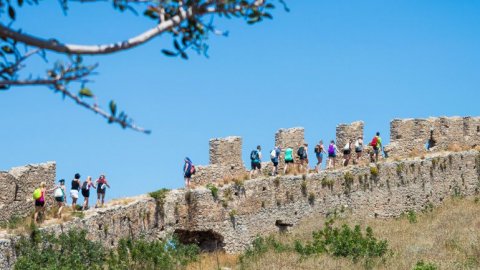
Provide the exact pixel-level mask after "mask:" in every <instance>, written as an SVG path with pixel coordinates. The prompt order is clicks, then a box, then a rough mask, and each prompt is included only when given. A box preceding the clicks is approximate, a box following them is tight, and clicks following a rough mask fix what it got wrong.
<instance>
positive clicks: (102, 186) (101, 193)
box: [95, 174, 110, 208]
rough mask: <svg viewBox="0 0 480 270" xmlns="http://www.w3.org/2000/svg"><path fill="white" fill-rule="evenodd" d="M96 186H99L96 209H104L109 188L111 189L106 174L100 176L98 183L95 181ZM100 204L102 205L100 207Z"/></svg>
mask: <svg viewBox="0 0 480 270" xmlns="http://www.w3.org/2000/svg"><path fill="white" fill-rule="evenodd" d="M95 184H96V185H97V203H96V204H95V208H98V207H103V205H104V204H105V193H106V191H107V187H108V188H110V185H109V184H108V181H107V179H106V178H105V175H104V174H102V175H100V177H99V178H98V179H97V181H95ZM99 203H101V205H100V206H99Z"/></svg>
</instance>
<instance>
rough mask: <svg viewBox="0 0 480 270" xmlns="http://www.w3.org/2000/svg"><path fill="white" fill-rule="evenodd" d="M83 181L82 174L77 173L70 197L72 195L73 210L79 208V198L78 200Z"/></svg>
mask: <svg viewBox="0 0 480 270" xmlns="http://www.w3.org/2000/svg"><path fill="white" fill-rule="evenodd" d="M80 186H81V182H80V174H79V173H76V174H75V176H74V178H73V180H72V185H71V188H70V197H72V210H73V211H76V210H77V200H78V191H79V190H80Z"/></svg>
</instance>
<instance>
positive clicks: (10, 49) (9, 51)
mask: <svg viewBox="0 0 480 270" xmlns="http://www.w3.org/2000/svg"><path fill="white" fill-rule="evenodd" d="M2 51H4V52H5V53H8V54H12V53H13V49H12V48H11V47H10V46H7V45H5V46H2Z"/></svg>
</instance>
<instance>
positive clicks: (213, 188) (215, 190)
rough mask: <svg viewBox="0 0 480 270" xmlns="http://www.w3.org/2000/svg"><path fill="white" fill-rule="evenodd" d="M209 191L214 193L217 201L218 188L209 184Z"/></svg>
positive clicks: (213, 195)
mask: <svg viewBox="0 0 480 270" xmlns="http://www.w3.org/2000/svg"><path fill="white" fill-rule="evenodd" d="M207 189H209V190H210V192H212V197H213V198H214V199H215V200H216V199H218V188H217V187H216V186H215V185H214V184H212V183H208V184H207Z"/></svg>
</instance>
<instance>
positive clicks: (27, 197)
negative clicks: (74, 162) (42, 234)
mask: <svg viewBox="0 0 480 270" xmlns="http://www.w3.org/2000/svg"><path fill="white" fill-rule="evenodd" d="M55 169H56V166H55V163H54V162H48V163H42V164H34V165H27V166H23V167H16V168H12V169H11V170H10V171H8V172H0V187H1V189H0V221H7V220H9V219H10V218H12V217H13V216H17V217H25V216H27V215H29V214H30V213H31V212H32V209H33V203H34V202H33V198H32V194H33V191H34V190H35V189H36V188H38V187H39V186H40V183H41V182H46V184H47V187H50V188H52V187H53V185H54V184H55Z"/></svg>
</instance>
